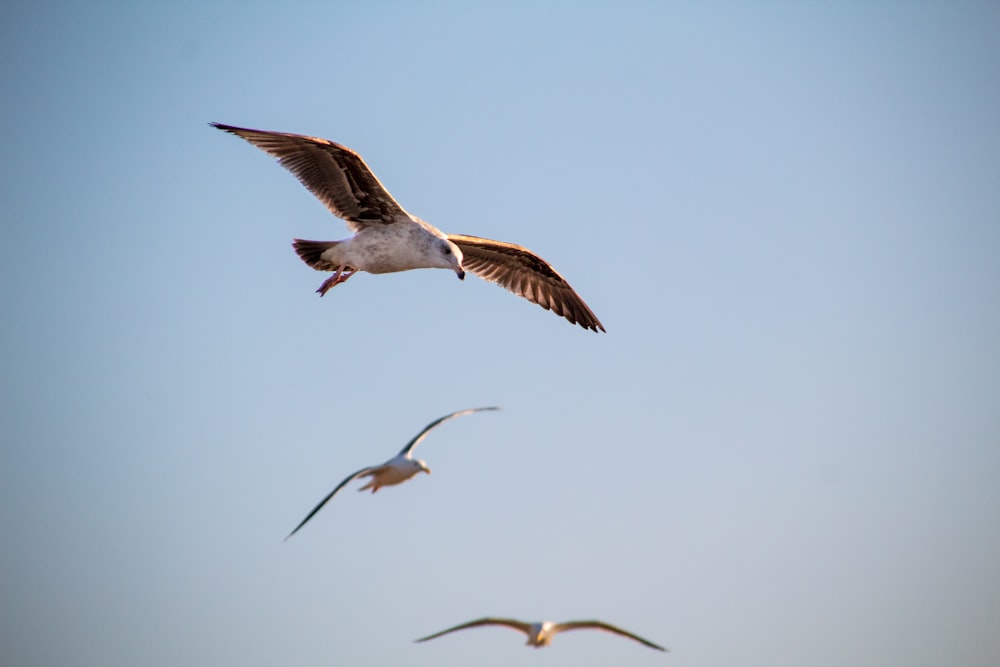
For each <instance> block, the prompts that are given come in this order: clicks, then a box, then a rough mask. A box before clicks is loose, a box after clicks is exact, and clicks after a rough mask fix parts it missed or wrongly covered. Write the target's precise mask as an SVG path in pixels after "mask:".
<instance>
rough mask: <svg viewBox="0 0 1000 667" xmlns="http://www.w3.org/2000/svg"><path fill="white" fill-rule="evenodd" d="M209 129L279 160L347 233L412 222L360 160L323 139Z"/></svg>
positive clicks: (239, 130)
mask: <svg viewBox="0 0 1000 667" xmlns="http://www.w3.org/2000/svg"><path fill="white" fill-rule="evenodd" d="M211 125H212V126H213V127H217V128H219V129H220V130H224V131H226V132H229V133H230V134H235V135H236V136H238V137H242V138H243V139H246V140H247V141H249V142H250V143H251V144H253V145H254V146H256V147H257V148H259V149H261V150H262V151H264V152H266V153H268V154H269V155H272V156H274V157H276V158H278V162H279V163H280V164H281V166H283V167H284V168H285V169H287V170H288V171H290V172H292V173H293V174H294V175H295V177H296V178H297V179H299V181H300V182H301V183H302V185H304V186H306V187H307V188H309V191H310V192H312V193H313V194H314V195H316V197H317V198H318V199H319V200H320V201H321V202H323V205H324V206H326V207H327V208H328V209H330V211H331V212H332V213H333V214H334V215H336V216H338V217H340V218H343V219H344V220H345V221H346V222H347V226H348V227H349V228H350V229H351V231H354V232H357V231H360V230H361V229H362V228H363V227H364V226H365V225H369V224H387V223H393V222H400V221H402V220H412V219H413V216H411V215H410V214H409V213H407V212H406V211H405V210H404V209H403V207H402V206H400V205H399V202H397V201H396V200H395V199H393V197H392V195H390V194H389V191H388V190H386V189H385V187H384V186H383V185H382V183H381V182H379V180H378V178H376V177H375V174H373V173H372V170H371V169H369V168H368V165H367V164H365V161H364V160H362V159H361V156H360V155H358V154H357V153H355V152H354V151H352V150H351V149H350V148H348V147H346V146H341V145H340V144H336V143H334V142H332V141H328V140H326V139H320V138H318V137H307V136H305V135H301V134H290V133H287V132H269V131H267V130H251V129H248V128H244V127H234V126H232V125H223V124H221V123H211Z"/></svg>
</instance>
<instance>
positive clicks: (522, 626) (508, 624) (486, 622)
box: [414, 616, 531, 642]
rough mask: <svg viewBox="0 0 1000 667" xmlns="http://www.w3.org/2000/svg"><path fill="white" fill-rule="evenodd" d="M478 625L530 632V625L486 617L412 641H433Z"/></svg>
mask: <svg viewBox="0 0 1000 667" xmlns="http://www.w3.org/2000/svg"><path fill="white" fill-rule="evenodd" d="M480 625H502V626H504V627H507V628H513V629H514V630H520V631H521V632H523V633H525V634H528V632H529V631H530V630H531V624H530V623H525V622H524V621H518V620H516V619H513V618H493V617H490V616H487V617H486V618H480V619H477V620H475V621H469V622H468V623H462V624H461V625H456V626H455V627H453V628H448V629H447V630H442V631H441V632H435V633H434V634H433V635H427V636H426V637H421V638H420V639H417V640H414V641H418V642H425V641H427V640H428V639H434V638H435V637H440V636H441V635H446V634H448V633H449V632H455V631H456V630H464V629H466V628H476V627H479V626H480Z"/></svg>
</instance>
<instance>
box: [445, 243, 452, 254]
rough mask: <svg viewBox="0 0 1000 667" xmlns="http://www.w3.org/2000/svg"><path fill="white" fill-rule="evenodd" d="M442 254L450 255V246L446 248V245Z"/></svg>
mask: <svg viewBox="0 0 1000 667" xmlns="http://www.w3.org/2000/svg"><path fill="white" fill-rule="evenodd" d="M444 254H446V255H450V254H451V246H447V245H446V246H445V247H444Z"/></svg>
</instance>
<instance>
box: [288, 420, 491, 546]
mask: <svg viewBox="0 0 1000 667" xmlns="http://www.w3.org/2000/svg"><path fill="white" fill-rule="evenodd" d="M499 409H500V408H497V407H489V408H469V409H468V410H459V411H458V412H452V413H451V414H449V415H445V416H444V417H438V418H437V419H435V420H434V421H432V422H431V423H430V424H428V425H427V426H425V427H424V430H422V431H421V432H420V433H417V434H416V435H415V436H413V438H412V439H411V440H410V441H409V442H408V443H406V445H404V446H403V448H402V449H401V450H399V454H396V456H394V457H392V458H391V459H389V460H388V461H386V462H385V463H383V464H381V465H375V466H368V467H367V468H362V469H361V470H359V471H357V472H355V473H352V474H350V475H348V476H347V477H346V478H344V481H342V482H341V483H340V484H338V485H337V486H336V488H334V490H333V491H331V492H330V493H328V494H326V498H323V500H321V501H319V504H318V505H316V507H314V508H313V510H312V512H309V514H307V515H306V518H304V519H302V521H301V522H300V523H299V525H297V526H295V530H293V531H292V532H290V533H289V534H288V537H286V538H285V539H286V540H287V539H288V538H289V537H291V536H292V535H294V534H295V533H297V532H299V528H301V527H302V526H304V525H306V523H307V522H308V521H309V519H311V518H313V515H315V514H316V512H318V511H320V510H321V509H323V505H326V504H327V503H328V502H330V499H331V498H333V497H334V496H335V495H337V492H338V491H340V490H341V489H342V488H344V487H345V486H347V484H348V483H349V482H351V481H353V480H355V479H357V478H358V477H371V479H370V480H368V482H367V483H366V484H365V485H364V486H362V487H361V488H360V489H358V491H366V490H368V489H371V490H372V493H375V492H376V491H378V490H379V489H381V488H382V487H383V486H393V485H394V484H402V483H403V482H405V481H406V480H408V479H410V478H411V477H413V476H414V475H416V474H417V473H418V472H425V473H427V474H428V475H429V474H430V473H431V469H430V468H428V467H427V464H426V463H424V462H423V461H421V460H420V459H414V458H413V448H414V447H416V446H417V445H419V444H420V441H421V440H423V439H424V438H425V437H427V434H428V433H430V431H431V430H432V429H433V428H435V427H436V426H440V425H441V424H442V423H444V422H446V421H448V420H449V419H454V418H455V417H461V416H462V415H471V414H472V413H473V412H482V411H484V410H499Z"/></svg>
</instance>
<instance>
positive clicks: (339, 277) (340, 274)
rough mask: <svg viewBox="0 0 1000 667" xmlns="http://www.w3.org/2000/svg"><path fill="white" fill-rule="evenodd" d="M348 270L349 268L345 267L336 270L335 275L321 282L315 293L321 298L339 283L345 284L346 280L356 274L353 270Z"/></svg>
mask: <svg viewBox="0 0 1000 667" xmlns="http://www.w3.org/2000/svg"><path fill="white" fill-rule="evenodd" d="M348 269H349V267H345V266H342V267H340V268H339V269H337V272H336V273H334V274H333V275H332V276H330V277H329V278H327V279H326V280H324V281H323V284H322V285H320V286H319V289H318V290H316V292H318V293H319V295H320V296H323V295H324V294H326V293H327V292H329V291H330V290H331V289H333V288H334V287H336V286H337V285H339V284H340V283H346V282H347V279H348V278H350V277H351V276H353V275H354V274H355V273H357V271H356V270H355V269H349V270H348Z"/></svg>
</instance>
